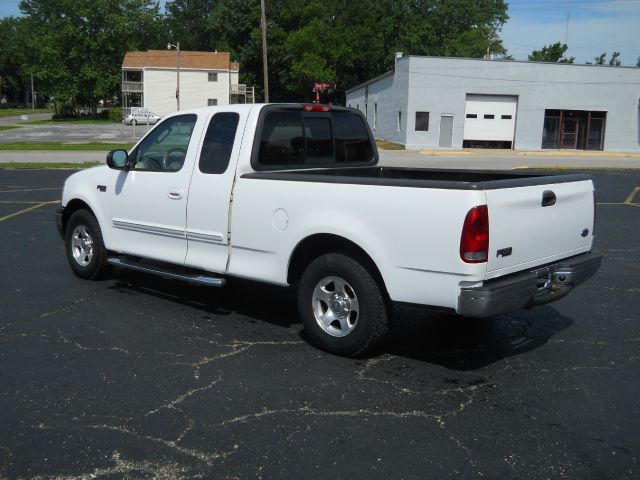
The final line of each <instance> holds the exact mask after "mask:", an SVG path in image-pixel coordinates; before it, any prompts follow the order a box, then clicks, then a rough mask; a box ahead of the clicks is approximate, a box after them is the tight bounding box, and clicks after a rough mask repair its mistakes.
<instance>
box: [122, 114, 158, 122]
mask: <svg viewBox="0 0 640 480" xmlns="http://www.w3.org/2000/svg"><path fill="white" fill-rule="evenodd" d="M161 118H162V117H161V116H160V115H156V114H155V113H153V112H136V113H130V114H129V115H127V116H126V117H124V120H123V122H124V123H125V125H140V124H142V125H146V124H149V125H155V124H156V123H158V122H159V121H160V119H161Z"/></svg>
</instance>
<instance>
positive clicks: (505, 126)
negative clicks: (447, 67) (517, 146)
mask: <svg viewBox="0 0 640 480" xmlns="http://www.w3.org/2000/svg"><path fill="white" fill-rule="evenodd" d="M517 109H518V97H516V96H513V95H476V94H468V95H467V99H466V102H465V119H464V136H463V147H465V148H467V147H469V148H512V146H513V141H514V136H515V128H516V111H517Z"/></svg>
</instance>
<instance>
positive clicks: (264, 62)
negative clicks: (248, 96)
mask: <svg viewBox="0 0 640 480" xmlns="http://www.w3.org/2000/svg"><path fill="white" fill-rule="evenodd" d="M260 8H261V9H262V19H261V20H260V27H261V28H262V72H263V75H264V101H265V103H269V67H268V66H267V17H266V15H265V13H264V0H260Z"/></svg>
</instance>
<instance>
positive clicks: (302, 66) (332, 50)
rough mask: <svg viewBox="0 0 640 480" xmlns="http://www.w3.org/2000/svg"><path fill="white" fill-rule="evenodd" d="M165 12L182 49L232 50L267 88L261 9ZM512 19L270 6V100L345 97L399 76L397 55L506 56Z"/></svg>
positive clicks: (329, 5)
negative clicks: (371, 82)
mask: <svg viewBox="0 0 640 480" xmlns="http://www.w3.org/2000/svg"><path fill="white" fill-rule="evenodd" d="M166 10H167V18H166V22H167V25H170V29H171V30H172V32H178V31H179V32H182V33H178V36H182V37H183V38H184V41H183V40H182V39H181V38H178V37H176V40H179V41H181V42H182V43H181V46H182V45H189V48H190V49H202V50H213V49H218V50H228V51H230V52H231V53H232V55H233V58H234V59H236V60H239V61H240V63H241V70H240V71H241V80H242V81H244V82H246V83H252V84H257V85H261V84H262V51H261V39H260V2H258V1H257V0H253V1H247V0H215V1H214V0H208V1H207V0H174V1H170V2H168V3H167V5H166ZM506 11H507V6H506V3H505V2H504V1H503V0H422V1H420V2H416V1H415V0H362V1H360V2H352V1H347V0H267V2H266V12H267V24H268V29H267V43H268V47H269V77H270V90H271V92H270V93H271V97H272V98H273V99H274V100H308V99H309V98H310V96H311V88H312V86H313V82H327V83H331V84H334V83H335V84H337V87H338V90H339V91H340V92H341V93H340V94H341V95H342V94H343V92H344V90H345V89H347V88H349V87H351V86H353V85H355V84H357V83H360V82H363V81H365V80H368V79H370V78H372V77H375V76H377V75H380V74H382V73H384V72H385V71H387V70H389V69H391V68H393V64H394V55H393V54H394V52H396V51H403V52H406V53H408V54H413V55H443V56H468V57H476V58H481V57H483V56H485V55H487V54H489V55H498V56H500V55H504V54H505V53H506V52H505V49H504V47H503V46H502V42H501V40H500V39H499V37H498V35H497V32H498V31H499V29H500V27H501V26H502V25H503V24H504V22H505V21H506V20H507V18H508V17H507V14H506ZM196 24H197V25H202V27H201V28H202V31H203V32H205V34H204V35H195V34H194V32H193V29H194V28H195V27H193V25H196ZM184 42H187V43H184Z"/></svg>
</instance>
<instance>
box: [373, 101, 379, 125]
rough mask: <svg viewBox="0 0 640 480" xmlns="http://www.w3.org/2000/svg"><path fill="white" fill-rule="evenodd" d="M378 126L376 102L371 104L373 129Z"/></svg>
mask: <svg viewBox="0 0 640 480" xmlns="http://www.w3.org/2000/svg"><path fill="white" fill-rule="evenodd" d="M376 128H378V104H377V103H374V104H373V129H374V130H375V129H376Z"/></svg>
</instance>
